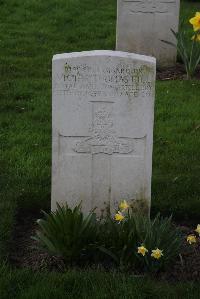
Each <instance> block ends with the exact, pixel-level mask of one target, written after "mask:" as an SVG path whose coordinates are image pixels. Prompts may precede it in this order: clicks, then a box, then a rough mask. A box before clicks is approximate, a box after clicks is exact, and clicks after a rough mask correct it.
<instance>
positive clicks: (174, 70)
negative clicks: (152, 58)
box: [156, 63, 200, 81]
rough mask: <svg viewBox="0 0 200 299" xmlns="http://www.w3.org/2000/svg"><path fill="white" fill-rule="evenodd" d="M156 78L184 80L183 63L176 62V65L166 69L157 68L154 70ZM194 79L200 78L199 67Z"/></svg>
mask: <svg viewBox="0 0 200 299" xmlns="http://www.w3.org/2000/svg"><path fill="white" fill-rule="evenodd" d="M156 78H157V80H161V81H165V80H186V73H185V69H184V66H183V64H180V63H177V64H176V66H174V67H170V68H166V69H162V70H161V69H160V70H159V69H157V72H156ZM194 79H197V80H200V67H198V68H197V70H196V73H195V76H194Z"/></svg>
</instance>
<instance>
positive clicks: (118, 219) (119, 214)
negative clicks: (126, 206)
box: [115, 212, 124, 222]
mask: <svg viewBox="0 0 200 299" xmlns="http://www.w3.org/2000/svg"><path fill="white" fill-rule="evenodd" d="M123 219H124V216H123V215H122V213H121V212H118V213H117V214H116V215H115V220H116V221H119V222H120V221H122V220H123Z"/></svg>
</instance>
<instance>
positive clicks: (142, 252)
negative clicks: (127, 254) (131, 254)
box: [138, 245, 148, 256]
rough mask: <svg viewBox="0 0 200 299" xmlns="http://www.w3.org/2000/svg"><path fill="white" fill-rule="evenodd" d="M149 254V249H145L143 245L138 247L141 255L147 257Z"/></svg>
mask: <svg viewBox="0 0 200 299" xmlns="http://www.w3.org/2000/svg"><path fill="white" fill-rule="evenodd" d="M147 252H148V249H147V248H145V247H144V246H143V245H142V246H140V247H138V253H140V254H141V255H143V256H145V254H146V253H147Z"/></svg>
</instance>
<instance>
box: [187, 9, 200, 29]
mask: <svg viewBox="0 0 200 299" xmlns="http://www.w3.org/2000/svg"><path fill="white" fill-rule="evenodd" d="M189 22H190V24H192V25H193V29H194V31H198V30H200V12H196V14H195V17H193V18H191V19H190V20H189Z"/></svg>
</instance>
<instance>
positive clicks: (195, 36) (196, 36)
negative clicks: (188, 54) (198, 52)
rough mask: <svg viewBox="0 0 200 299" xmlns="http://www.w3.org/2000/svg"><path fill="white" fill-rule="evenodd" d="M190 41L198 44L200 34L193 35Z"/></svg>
mask: <svg viewBox="0 0 200 299" xmlns="http://www.w3.org/2000/svg"><path fill="white" fill-rule="evenodd" d="M192 40H195V42H200V34H197V35H193V37H192Z"/></svg>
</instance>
